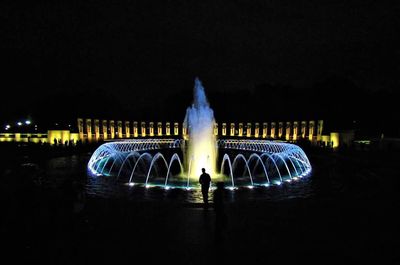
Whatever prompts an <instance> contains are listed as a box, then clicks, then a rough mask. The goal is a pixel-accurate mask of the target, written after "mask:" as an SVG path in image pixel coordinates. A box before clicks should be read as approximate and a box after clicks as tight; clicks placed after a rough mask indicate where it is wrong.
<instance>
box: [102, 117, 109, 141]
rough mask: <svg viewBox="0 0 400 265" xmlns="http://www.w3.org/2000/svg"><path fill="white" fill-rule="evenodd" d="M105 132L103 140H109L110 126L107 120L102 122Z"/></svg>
mask: <svg viewBox="0 0 400 265" xmlns="http://www.w3.org/2000/svg"><path fill="white" fill-rule="evenodd" d="M101 127H102V128H101V129H102V130H103V139H104V140H107V139H108V126H107V120H102V126H101Z"/></svg>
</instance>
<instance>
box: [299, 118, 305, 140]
mask: <svg viewBox="0 0 400 265" xmlns="http://www.w3.org/2000/svg"><path fill="white" fill-rule="evenodd" d="M300 130H301V132H300V135H301V138H303V139H306V134H307V122H306V121H302V122H301V129H300Z"/></svg>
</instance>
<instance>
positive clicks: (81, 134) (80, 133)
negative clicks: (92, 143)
mask: <svg viewBox="0 0 400 265" xmlns="http://www.w3.org/2000/svg"><path fill="white" fill-rule="evenodd" d="M78 132H79V139H80V140H81V141H83V119H81V118H78ZM51 140H52V139H51ZM50 143H51V142H50Z"/></svg>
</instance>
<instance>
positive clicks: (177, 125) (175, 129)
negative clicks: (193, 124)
mask: <svg viewBox="0 0 400 265" xmlns="http://www.w3.org/2000/svg"><path fill="white" fill-rule="evenodd" d="M174 135H179V123H178V122H174Z"/></svg>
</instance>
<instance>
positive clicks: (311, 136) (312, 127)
mask: <svg viewBox="0 0 400 265" xmlns="http://www.w3.org/2000/svg"><path fill="white" fill-rule="evenodd" d="M314 134H315V121H309V123H308V140H310V141H313V139H314Z"/></svg>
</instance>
